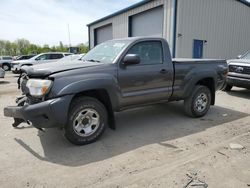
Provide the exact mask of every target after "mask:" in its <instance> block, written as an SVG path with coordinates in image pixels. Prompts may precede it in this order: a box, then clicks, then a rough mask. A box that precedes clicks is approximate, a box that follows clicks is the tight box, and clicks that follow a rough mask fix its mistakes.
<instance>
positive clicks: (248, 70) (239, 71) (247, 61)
mask: <svg viewBox="0 0 250 188" xmlns="http://www.w3.org/2000/svg"><path fill="white" fill-rule="evenodd" d="M227 63H228V68H229V70H228V75H227V85H226V87H225V88H224V91H230V90H231V89H232V88H233V86H236V87H242V88H246V89H250V51H248V52H247V53H245V54H244V55H241V56H238V59H231V60H228V61H227Z"/></svg>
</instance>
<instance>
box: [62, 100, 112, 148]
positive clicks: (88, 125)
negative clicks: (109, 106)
mask: <svg viewBox="0 0 250 188" xmlns="http://www.w3.org/2000/svg"><path fill="white" fill-rule="evenodd" d="M107 119H108V116H107V110H106V108H105V106H104V105H103V104H102V103H101V102H99V101H98V100H97V99H95V98H92V97H79V98H76V99H74V100H73V102H72V104H71V107H70V111H69V116H68V122H67V125H66V126H65V137H66V138H67V139H68V140H69V141H70V142H71V143H73V144H75V145H85V144H90V143H92V142H95V141H96V140H97V139H99V138H100V137H101V135H102V134H103V133H104V131H105V128H106V126H107Z"/></svg>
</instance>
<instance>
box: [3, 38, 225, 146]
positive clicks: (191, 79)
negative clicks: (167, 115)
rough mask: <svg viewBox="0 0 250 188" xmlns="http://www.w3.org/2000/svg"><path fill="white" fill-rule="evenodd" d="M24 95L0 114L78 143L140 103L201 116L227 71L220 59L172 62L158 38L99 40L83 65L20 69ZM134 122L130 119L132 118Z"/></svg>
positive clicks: (99, 132)
mask: <svg viewBox="0 0 250 188" xmlns="http://www.w3.org/2000/svg"><path fill="white" fill-rule="evenodd" d="M22 72H23V74H22V75H21V76H20V78H19V81H18V83H19V86H20V88H21V90H22V92H23V96H22V97H19V98H17V100H16V102H17V106H8V107H6V108H4V115H5V116H8V117H13V118H14V123H13V126H14V127H16V126H18V125H19V124H20V123H22V122H27V123H29V124H32V125H33V126H34V127H36V128H38V129H43V128H50V127H60V128H62V129H63V130H64V132H65V136H66V138H67V139H68V140H69V141H70V142H72V143H74V144H77V145H84V144H88V143H92V142H94V141H96V140H97V139H98V138H99V137H100V136H101V135H102V134H103V132H104V130H105V128H106V127H107V126H109V127H110V128H112V129H115V117H114V112H119V111H122V110H125V109H129V108H134V107H138V106H142V105H150V104H155V103H166V102H170V101H179V100H184V109H185V112H186V113H187V114H188V115H189V116H191V117H202V116H204V115H205V114H206V113H207V111H208V110H209V108H210V105H214V103H215V92H216V90H218V89H222V88H223V86H224V84H225V80H226V76H227V72H228V68H227V63H226V61H225V60H204V59H203V60H202V59H173V60H172V58H171V54H170V50H169V46H168V43H167V41H166V40H165V39H162V38H146V37H138V38H126V39H116V40H110V41H107V42H104V43H102V44H100V45H98V46H96V47H95V48H93V49H92V50H90V51H89V52H88V53H87V54H86V55H85V56H84V57H83V58H82V62H75V63H63V64H60V65H59V64H58V63H54V64H53V63H52V64H45V65H36V66H32V67H29V66H27V67H23V68H22ZM131 118H133V117H131Z"/></svg>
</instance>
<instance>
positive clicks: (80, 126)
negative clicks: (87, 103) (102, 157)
mask: <svg viewBox="0 0 250 188" xmlns="http://www.w3.org/2000/svg"><path fill="white" fill-rule="evenodd" d="M99 125H100V115H99V113H98V112H97V111H96V110H94V109H92V108H87V109H84V110H81V111H80V112H78V113H77V115H76V116H75V118H74V121H73V129H74V131H75V133H76V134H78V135H79V136H81V137H86V136H90V135H92V134H93V133H94V132H95V131H96V130H97V129H98V127H99Z"/></svg>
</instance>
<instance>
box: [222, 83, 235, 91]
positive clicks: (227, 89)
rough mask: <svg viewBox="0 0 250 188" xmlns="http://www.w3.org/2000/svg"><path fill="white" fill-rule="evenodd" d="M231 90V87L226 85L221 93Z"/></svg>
mask: <svg viewBox="0 0 250 188" xmlns="http://www.w3.org/2000/svg"><path fill="white" fill-rule="evenodd" d="M232 88H233V86H231V85H228V84H227V85H226V87H225V88H224V89H223V91H231V89H232Z"/></svg>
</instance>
